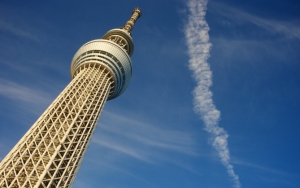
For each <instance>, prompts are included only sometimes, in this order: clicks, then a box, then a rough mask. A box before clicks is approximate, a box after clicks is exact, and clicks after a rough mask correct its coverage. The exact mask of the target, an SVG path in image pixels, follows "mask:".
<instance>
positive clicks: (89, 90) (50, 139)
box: [0, 8, 141, 188]
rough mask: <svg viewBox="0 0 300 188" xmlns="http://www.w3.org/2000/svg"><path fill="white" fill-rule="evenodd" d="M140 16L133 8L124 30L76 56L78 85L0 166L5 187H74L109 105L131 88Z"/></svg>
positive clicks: (74, 82)
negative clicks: (135, 32) (134, 33)
mask: <svg viewBox="0 0 300 188" xmlns="http://www.w3.org/2000/svg"><path fill="white" fill-rule="evenodd" d="M140 15H141V11H140V9H137V8H136V9H134V10H133V14H132V16H131V18H130V19H129V21H127V22H126V24H125V26H124V27H123V28H121V29H113V30H110V31H108V32H107V33H106V34H105V35H104V36H103V37H102V39H97V40H93V41H90V42H88V43H86V44H84V45H83V46H82V47H81V48H80V49H79V50H78V51H77V53H76V54H75V56H74V58H73V60H72V64H71V74H72V77H73V80H72V81H71V82H70V83H69V85H68V86H67V87H66V88H65V89H64V90H63V91H62V92H61V94H60V95H59V96H58V97H57V98H56V99H55V100H54V101H53V103H52V104H51V105H50V106H49V107H48V108H47V109H46V111H45V112H44V113H43V114H42V115H41V116H40V118H39V119H38V120H37V121H36V122H35V123H34V124H33V125H32V127H31V128H30V129H29V130H28V131H27V133H26V134H25V135H24V136H23V137H22V138H21V140H20V141H19V142H18V143H17V144H16V145H15V147H14V148H13V149H12V150H11V151H10V152H9V153H8V155H7V156H6V157H5V158H4V159H3V160H2V161H1V163H0V187H1V188H20V187H26V188H54V187H63V188H65V187H71V185H72V183H73V182H74V179H75V176H76V174H77V171H78V169H79V166H80V164H81V162H82V159H83V156H84V154H85V152H86V149H87V146H88V144H89V141H90V139H91V136H92V134H93V132H94V130H95V127H96V124H97V121H98V119H99V116H100V114H101V111H102V109H103V107H104V104H105V102H106V101H107V100H108V99H113V98H115V97H117V96H119V95H120V94H121V93H123V92H124V91H125V89H126V87H127V86H128V84H129V81H130V78H131V74H132V70H131V69H132V67H131V60H130V57H129V56H130V55H131V54H132V52H133V41H132V38H131V34H130V32H131V29H132V27H133V25H134V23H135V21H136V20H137V18H138V17H139V16H140Z"/></svg>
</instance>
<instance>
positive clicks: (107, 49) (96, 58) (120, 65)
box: [71, 8, 142, 99]
mask: <svg viewBox="0 0 300 188" xmlns="http://www.w3.org/2000/svg"><path fill="white" fill-rule="evenodd" d="M141 14H142V12H141V10H140V9H138V8H135V9H134V10H133V12H132V15H131V17H130V19H129V20H128V21H127V22H126V24H125V25H124V27H122V28H118V29H112V30H110V31H108V32H107V33H106V34H105V35H104V36H103V37H102V39H97V40H92V41H89V42H87V43H86V44H84V45H83V46H82V47H81V48H79V50H78V51H77V52H76V54H75V55H74V57H73V60H72V63H71V75H72V77H75V76H76V73H77V72H78V71H79V70H80V69H79V68H80V67H82V66H83V65H85V64H90V63H92V64H95V63H97V64H101V65H104V66H106V67H107V69H108V71H109V72H110V74H111V75H112V76H113V78H114V82H113V84H112V87H111V90H112V92H111V94H110V95H109V96H108V99H113V98H115V97H117V96H119V95H121V94H122V93H123V92H124V91H125V90H126V88H127V87H128V85H129V82H130V79H131V76H132V65H131V59H130V56H131V55H132V53H133V49H134V45H133V40H132V37H131V30H132V28H133V26H134V23H135V22H136V20H137V19H138V18H139V17H140V16H141Z"/></svg>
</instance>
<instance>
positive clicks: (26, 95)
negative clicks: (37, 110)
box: [0, 79, 51, 105]
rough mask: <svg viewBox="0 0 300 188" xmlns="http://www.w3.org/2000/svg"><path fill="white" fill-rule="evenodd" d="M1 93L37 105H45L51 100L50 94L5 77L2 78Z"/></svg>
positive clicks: (0, 83) (0, 80) (0, 81)
mask: <svg viewBox="0 0 300 188" xmlns="http://www.w3.org/2000/svg"><path fill="white" fill-rule="evenodd" d="M0 95H2V96H4V97H7V98H10V99H13V100H15V101H20V102H25V103H31V104H36V105H45V104H49V103H50V102H51V99H49V97H47V96H48V95H47V94H46V93H44V92H42V91H37V90H34V89H31V88H29V87H26V86H22V85H20V84H17V83H15V82H12V81H7V80H4V79H0Z"/></svg>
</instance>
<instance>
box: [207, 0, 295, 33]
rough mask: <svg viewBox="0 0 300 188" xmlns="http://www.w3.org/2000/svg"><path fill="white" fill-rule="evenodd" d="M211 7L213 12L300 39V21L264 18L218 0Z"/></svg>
mask: <svg viewBox="0 0 300 188" xmlns="http://www.w3.org/2000/svg"><path fill="white" fill-rule="evenodd" d="M211 8H212V9H213V11H211V12H212V13H217V14H219V15H222V16H224V17H226V18H229V19H231V20H237V21H240V22H248V23H252V24H254V25H256V26H258V27H260V28H263V29H265V30H268V31H269V32H271V33H280V34H283V35H285V36H287V37H289V38H298V39H300V25H299V22H298V23H295V22H293V21H283V20H271V19H267V18H262V17H259V16H257V15H253V14H250V13H247V12H245V11H242V10H239V9H235V8H233V7H231V6H228V5H225V4H222V3H217V2H212V4H211Z"/></svg>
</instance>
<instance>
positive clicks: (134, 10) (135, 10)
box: [132, 7, 142, 18]
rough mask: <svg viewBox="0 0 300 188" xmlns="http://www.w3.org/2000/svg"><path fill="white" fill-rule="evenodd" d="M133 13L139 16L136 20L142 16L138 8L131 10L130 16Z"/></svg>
mask: <svg viewBox="0 0 300 188" xmlns="http://www.w3.org/2000/svg"><path fill="white" fill-rule="evenodd" d="M135 12H137V13H138V14H139V16H138V18H139V17H141V16H142V10H141V9H140V8H138V7H137V8H135V9H133V11H132V14H133V13H135Z"/></svg>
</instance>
